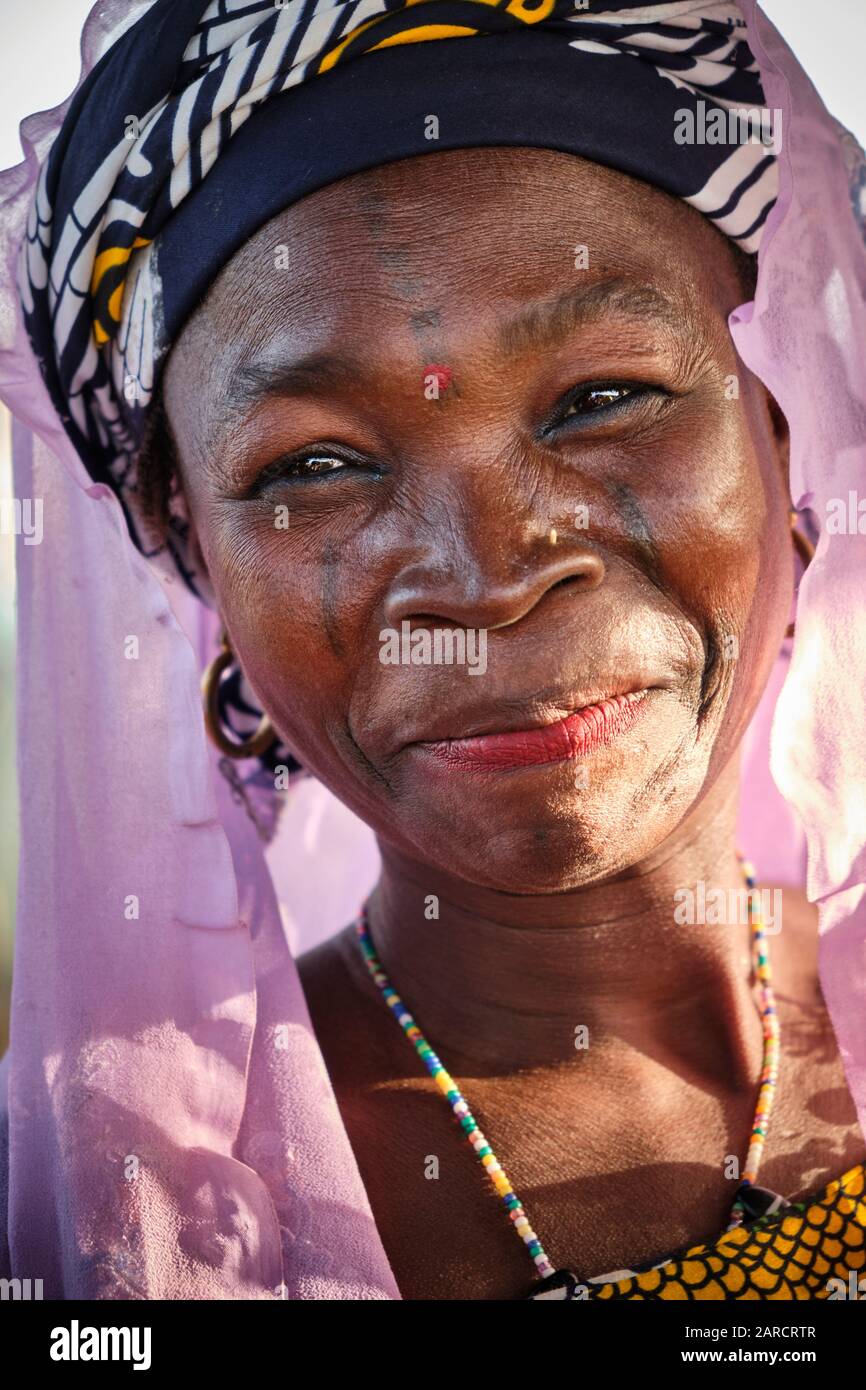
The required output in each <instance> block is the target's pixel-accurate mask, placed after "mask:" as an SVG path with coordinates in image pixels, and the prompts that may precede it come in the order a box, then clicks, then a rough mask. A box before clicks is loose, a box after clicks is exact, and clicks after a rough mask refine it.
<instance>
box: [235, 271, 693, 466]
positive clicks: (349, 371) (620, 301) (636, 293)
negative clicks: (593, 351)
mask: <svg viewBox="0 0 866 1390" xmlns="http://www.w3.org/2000/svg"><path fill="white" fill-rule="evenodd" d="M611 315H614V316H616V317H619V318H627V319H630V320H632V321H633V322H634V321H636V322H639V323H653V324H655V325H659V324H662V325H667V326H668V327H676V326H679V327H680V328H682V327H683V313H682V311H681V310H678V309H677V308H676V306H675V305H674V304H673V302H672V301H671V300H670V299H669V298H668V297H667V296H666V295H664V294H662V293H661V292H660V291H659V290H656V289H654V288H653V287H652V286H650V285H638V284H635V283H634V282H633V281H629V280H623V279H622V278H619V277H615V278H611V279H608V280H600V281H597V282H596V283H595V284H593V285H587V286H584V285H581V286H579V287H574V286H572V287H569V289H567V290H564V291H563V292H562V293H561V294H559V295H557V296H556V297H555V298H554V299H550V300H546V301H542V302H541V303H535V304H530V305H528V306H526V307H524V308H521V309H519V310H518V311H517V312H516V313H515V314H513V315H512V316H511V317H508V318H505V319H500V320H499V326H498V334H497V346H498V348H499V350H500V351H501V352H502V353H503V354H504V355H505V356H515V355H516V354H517V353H519V352H521V351H524V350H525V349H526V348H528V347H532V348H544V347H549V346H550V345H551V344H553V343H554V342H556V341H558V340H561V339H562V338H564V337H565V336H566V334H568V333H569V332H573V331H574V329H575V328H579V327H581V326H583V325H588V324H590V323H594V322H598V321H599V320H600V319H603V318H605V317H610V316H611ZM363 376H364V369H363V367H362V366H361V364H359V363H357V362H354V361H353V360H352V359H351V358H348V357H343V356H341V355H340V354H339V353H334V352H314V353H309V354H308V355H307V356H305V357H301V358H298V359H296V360H295V361H285V360H276V361H273V362H267V361H264V362H251V363H247V364H246V365H244V366H241V367H239V368H238V369H237V370H236V371H235V372H233V373H232V377H231V380H230V382H229V384H228V386H227V387H226V389H225V391H224V393H223V395H222V399H221V402H220V408H219V417H218V419H217V420H216V421H215V422H214V428H213V430H212V432H211V438H210V440H209V444H213V443H214V442H216V439H217V438H218V437H219V436H221V435H222V434H223V433H224V432H225V430H226V429H227V428H228V427H229V426H230V425H231V424H233V423H234V422H235V421H236V420H237V417H238V415H239V414H243V413H245V412H246V411H248V410H249V408H250V407H251V406H253V405H255V404H256V402H258V401H260V400H263V399H266V398H267V397H277V398H280V397H282V398H284V399H285V398H290V397H292V396H304V395H309V394H311V393H317V392H318V393H320V394H325V393H329V392H335V391H338V390H340V389H341V388H344V387H346V386H348V385H355V386H357V385H358V383H359V382H360V381H361V379H362V378H363Z"/></svg>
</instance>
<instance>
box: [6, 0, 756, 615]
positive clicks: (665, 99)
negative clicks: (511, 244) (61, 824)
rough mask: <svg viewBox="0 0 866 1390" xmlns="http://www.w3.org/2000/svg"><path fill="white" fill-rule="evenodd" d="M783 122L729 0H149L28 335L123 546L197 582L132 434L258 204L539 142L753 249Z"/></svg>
mask: <svg viewBox="0 0 866 1390" xmlns="http://www.w3.org/2000/svg"><path fill="white" fill-rule="evenodd" d="M452 40H462V41H461V42H454V41H452ZM361 58H362V59H363V61H361V62H359V61H357V60H358V59H361ZM431 116H432V117H435V123H434V125H433V126H431ZM779 135H780V132H778V131H774V130H773V128H772V118H771V116H770V113H767V112H766V110H765V108H764V99H763V94H762V91H761V85H760V80H759V74H758V72H757V69H756V65H755V62H754V60H753V58H752V55H751V53H750V51H749V49H748V46H747V44H746V42H745V25H744V22H743V19H742V16H741V14H740V11H739V9H738V7H737V5H735V4H732V3H729V0H715V2H714V0H675V2H674V3H667V4H642V3H635V2H634V0H606V2H605V0H498V3H496V2H495V0H494V3H489V0H415V3H412V2H411V0H338V2H337V3H328V0H288V3H285V4H282V3H278V2H275V0H211V3H209V4H204V3H203V0H155V3H154V4H152V5H151V6H150V8H149V9H148V10H147V11H146V12H145V13H144V14H143V15H142V16H141V18H140V19H139V20H138V21H137V22H136V23H135V24H133V25H132V26H131V27H130V28H128V29H127V30H126V32H125V33H124V34H123V35H122V36H121V37H120V38H119V40H118V41H117V42H116V43H115V44H114V45H113V46H112V47H111V48H110V49H109V51H108V52H107V53H106V54H105V55H104V56H103V58H102V60H101V61H100V62H99V63H98V64H97V66H96V67H95V68H94V69H93V71H92V72H91V73H90V75H89V76H88V78H87V80H86V81H85V82H84V83H83V84H82V86H81V88H80V89H79V91H78V93H77V94H76V96H75V98H74V100H73V102H72V104H71V107H70V110H69V112H68V115H67V117H66V120H65V122H64V125H63V128H62V130H61V132H60V135H59V137H58V138H57V140H56V142H55V145H54V147H53V149H52V152H51V156H50V158H49V160H48V161H47V163H46V166H45V169H44V171H43V175H42V178H41V180H40V183H39V187H38V196H37V197H36V199H35V201H34V204H33V206H32V210H31V216H30V222H29V227H28V233H27V237H26V241H25V244H24V246H23V248H22V255H21V263H20V289H21V295H22V298H23V303H24V309H25V316H26V322H27V327H28V332H29V334H30V338H31V342H32V344H33V347H34V349H35V351H36V354H37V356H38V358H39V360H40V363H41V367H42V371H43V375H44V378H45V381H46V383H47V385H48V388H49V390H50V392H51V395H52V398H53V400H54V403H55V405H56V407H57V409H58V411H59V413H60V417H61V419H62V420H63V423H64V426H65V428H66V429H67V431H68V433H69V435H70V437H71V439H72V441H73V443H74V444H75V447H76V449H77V451H78V453H79V454H80V456H81V457H82V459H83V460H84V462H85V464H86V466H87V468H88V470H89V472H90V473H91V475H92V476H93V477H94V479H98V480H100V481H104V482H107V483H109V484H110V485H111V486H112V487H113V488H114V489H115V490H116V492H117V493H118V495H119V497H120V499H121V501H122V503H123V506H124V509H125V512H126V515H127V520H128V522H129V525H130V528H131V532H132V535H133V538H134V539H135V540H136V543H137V544H139V546H140V547H141V548H142V549H143V550H144V551H145V553H147V554H156V553H157V552H166V551H167V554H164V555H163V559H168V558H170V560H171V561H173V563H174V565H175V566H176V568H177V569H178V570H179V571H180V572H181V574H182V575H183V577H184V578H185V580H186V581H187V583H188V584H189V585H190V587H191V588H192V589H193V591H194V592H197V593H198V594H199V595H200V596H201V597H204V598H206V599H207V598H208V595H207V593H206V592H205V591H204V589H203V587H202V584H201V576H198V575H196V573H195V570H194V567H193V564H192V560H191V557H190V554H189V553H188V550H187V546H186V532H187V522H186V519H185V517H184V515H183V503H182V499H181V498H175V500H174V503H173V506H174V508H175V511H174V512H173V515H172V521H171V529H170V534H169V537H168V540H167V542H165V541H160V542H159V544H157V543H156V541H155V540H154V539H153V538H150V537H148V536H147V534H146V532H145V529H144V527H143V524H142V518H141V514H140V509H139V508H138V507H137V491H138V489H137V480H136V467H135V464H136V454H137V452H138V450H139V447H140V443H141V439H142V431H143V428H144V424H145V420H146V418H147V412H148V409H149V407H150V405H151V402H152V400H153V396H154V392H155V389H156V386H157V382H158V377H159V369H160V365H161V363H162V362H163V361H164V358H165V355H166V352H167V350H168V348H169V346H170V344H171V342H172V341H173V340H174V338H175V337H176V335H177V333H178V332H179V330H180V328H181V327H182V326H183V323H184V321H185V320H186V318H187V317H188V316H189V314H190V313H191V311H192V310H193V309H194V307H195V305H196V304H197V303H198V302H199V301H200V299H201V297H202V295H203V294H204V293H205V292H206V290H207V288H208V286H209V284H210V283H211V282H212V280H213V278H214V277H215V276H216V274H218V272H219V270H220V268H221V267H222V266H223V265H224V264H225V263H226V261H227V260H228V259H229V258H230V257H231V256H232V254H233V253H234V251H235V250H236V249H237V248H238V247H239V246H240V245H242V244H243V242H244V241H245V240H247V239H248V238H249V237H250V236H251V235H252V234H253V233H254V232H255V231H256V230H258V229H259V228H260V227H261V226H262V225H263V224H264V223H265V222H266V221H267V220H268V219H269V218H270V217H272V216H274V215H275V214H276V213H277V212H279V211H280V210H281V209H282V208H284V207H286V206H288V205H289V204H290V203H291V202H293V201H294V200H296V199H297V198H300V197H303V196H305V195H306V194H308V193H310V192H312V191H314V190H315V189H316V188H319V187H322V186H324V185H325V184H327V183H329V182H332V181H333V180H334V179H338V178H342V177H345V176H346V175H348V174H350V173H353V172H356V171H358V170H361V169H364V168H369V167H372V166H374V165H376V164H380V163H385V162H388V161H391V160H394V159H401V158H407V157H411V156H413V155H419V154H425V153H433V152H436V151H438V150H445V149H455V148H465V147H469V146H486V145H530V146H540V147H547V148H554V149H559V150H564V151H569V152H573V153H575V154H579V155H582V156H584V157H586V158H589V159H593V160H596V161H599V162H601V163H603V164H606V165H609V166H610V167H612V168H616V169H619V170H622V171H623V172H625V173H627V174H631V175H633V176H634V177H638V178H641V179H644V180H646V181H648V182H650V183H652V184H655V185H656V186H658V187H660V188H662V189H664V190H666V191H667V192H669V193H671V194H673V195H675V196H677V197H681V198H683V199H684V200H685V201H686V202H687V203H689V204H691V205H692V206H693V207H695V208H697V209H698V210H699V211H700V212H702V213H703V214H705V215H706V216H707V217H708V218H710V219H711V220H712V222H713V223H714V224H715V225H716V226H717V227H718V228H719V230H720V231H721V232H722V233H724V234H725V235H726V236H728V237H730V238H731V239H732V240H733V241H735V242H736V243H737V244H738V245H739V246H741V247H742V248H743V249H744V250H745V251H747V252H754V251H755V250H756V249H757V248H758V246H759V244H760V238H761V231H762V228H763V227H764V224H765V222H766V218H767V214H768V212H769V210H770V208H771V207H772V205H773V202H774V200H775V197H776V193H777V159H776V152H777V141H778V138H779Z"/></svg>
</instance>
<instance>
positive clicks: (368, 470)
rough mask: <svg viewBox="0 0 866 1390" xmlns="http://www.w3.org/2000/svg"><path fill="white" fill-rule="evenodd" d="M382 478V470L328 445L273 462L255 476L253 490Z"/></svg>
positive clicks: (289, 455) (254, 491) (255, 493)
mask: <svg viewBox="0 0 866 1390" xmlns="http://www.w3.org/2000/svg"><path fill="white" fill-rule="evenodd" d="M371 476H373V477H376V478H378V477H381V469H379V468H377V467H376V465H375V464H372V463H370V462H369V460H367V459H364V458H361V457H355V456H354V455H352V454H351V453H348V452H346V451H345V449H344V450H339V451H338V450H337V449H335V448H332V446H330V445H328V444H323V445H317V446H316V447H315V448H310V449H305V450H302V452H301V453H298V454H287V455H286V456H285V457H284V458H278V459H274V461H273V463H269V464H267V466H266V467H265V468H263V469H262V470H261V472H260V473H259V474H258V476H257V478H256V481H255V484H254V486H253V495H257V494H258V493H260V492H262V491H263V490H264V489H265V488H267V487H268V486H269V485H270V484H278V483H296V482H298V483H304V482H317V481H319V480H333V481H335V482H336V481H337V480H338V479H349V480H353V479H355V478H363V477H367V478H369V477H371Z"/></svg>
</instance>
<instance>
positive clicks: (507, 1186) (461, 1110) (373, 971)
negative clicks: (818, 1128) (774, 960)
mask: <svg viewBox="0 0 866 1390" xmlns="http://www.w3.org/2000/svg"><path fill="white" fill-rule="evenodd" d="M737 858H738V860H739V861H740V868H741V870H742V873H743V877H744V879H745V881H746V887H747V889H748V914H749V922H750V924H751V928H752V972H753V983H756V984H757V986H758V996H759V1000H760V1003H759V1009H760V1014H761V1023H762V1027H763V1033H764V1060H763V1066H762V1068H761V1081H760V1089H759V1092H758V1104H757V1107H756V1109H755V1118H754V1121H753V1123H752V1131H751V1139H750V1143H749V1151H748V1153H747V1155H746V1164H745V1168H744V1169H743V1174H742V1177H741V1179H740V1184H739V1187H738V1188H737V1192H736V1195H735V1197H734V1202H733V1206H732V1207H731V1213H730V1217H729V1220H728V1224H727V1226H726V1228H725V1229H726V1231H732V1230H734V1228H735V1227H737V1226H740V1225H742V1223H743V1221H744V1220H745V1219H746V1218H747V1217H752V1216H758V1215H759V1214H760V1212H761V1209H762V1207H764V1208H766V1207H768V1206H769V1205H772V1203H768V1202H763V1203H760V1202H759V1203H757V1204H755V1203H753V1201H752V1200H751V1197H752V1195H753V1192H754V1195H755V1196H757V1194H759V1193H761V1194H763V1189H761V1188H756V1187H755V1180H756V1178H757V1175H758V1168H759V1166H760V1162H761V1154H762V1152H763V1148H764V1143H765V1140H766V1137H767V1124H768V1121H769V1118H770V1111H771V1110H772V1107H773V1097H774V1094H775V1089H776V1082H777V1079H778V1074H779V1019H778V1015H777V1013H776V1004H775V1000H774V998H773V990H772V986H771V983H770V981H771V975H770V957H769V949H768V944H767V938H766V935H765V932H764V927H763V924H762V922H761V920H760V916H759V913H758V911H757V909H756V904H755V893H756V880H755V871H754V868H753V866H752V865H751V864H750V863H749V862H748V861H747V860H746V859H744V858H743V856H742V855H741V854H740V853H739V852H738V853H737ZM355 929H356V931H357V934H358V941H359V944H360V947H361V953H362V955H363V957H364V960H365V961H366V963H367V968H368V970H369V972H370V975H371V976H372V978H373V980H374V981H375V983H376V984H377V985H378V986H379V988H380V990H381V991H382V995H383V997H384V999H385V1003H386V1004H387V1005H388V1008H389V1009H390V1010H391V1012H392V1013H393V1015H394V1017H395V1018H396V1020H397V1022H398V1023H399V1024H400V1027H401V1028H402V1029H403V1032H404V1033H405V1034H406V1036H407V1038H408V1039H409V1041H410V1042H411V1043H412V1044H413V1046H414V1047H415V1050H416V1052H417V1053H418V1056H419V1057H420V1058H421V1060H422V1061H423V1063H424V1065H425V1066H426V1068H427V1070H428V1071H429V1073H430V1075H431V1076H432V1078H433V1080H434V1081H435V1082H436V1085H437V1086H438V1087H439V1089H440V1091H441V1092H442V1094H443V1096H444V1097H445V1099H446V1100H447V1101H448V1104H449V1105H450V1106H451V1109H452V1111H453V1113H454V1117H455V1119H456V1120H457V1122H458V1124H459V1125H460V1128H461V1129H462V1130H463V1131H464V1133H465V1135H466V1138H467V1139H468V1140H469V1143H470V1144H471V1145H472V1147H473V1149H474V1150H475V1154H476V1157H477V1158H478V1159H479V1160H480V1161H481V1163H482V1164H483V1165H484V1167H485V1169H486V1170H487V1176H488V1177H489V1179H490V1181H491V1183H492V1184H493V1187H494V1190H495V1191H496V1193H497V1195H498V1196H499V1198H500V1199H501V1201H502V1204H503V1206H504V1207H505V1210H506V1211H507V1213H508V1215H509V1217H510V1219H511V1220H512V1222H513V1223H514V1229H515V1231H516V1232H517V1234H518V1236H519V1237H520V1239H521V1240H522V1241H523V1243H524V1245H525V1246H526V1249H527V1251H528V1253H529V1255H530V1257H531V1258H532V1261H533V1263H534V1265H535V1267H536V1270H537V1272H538V1276H539V1279H540V1280H541V1281H544V1280H548V1279H557V1278H559V1277H560V1276H562V1275H563V1274H565V1275H568V1277H570V1278H571V1277H573V1276H571V1275H570V1273H569V1271H557V1270H555V1269H554V1267H553V1265H552V1264H551V1262H550V1260H549V1259H548V1257H547V1254H546V1253H545V1250H544V1248H543V1246H542V1244H541V1241H540V1240H539V1239H538V1236H537V1235H536V1234H535V1231H534V1230H533V1228H532V1225H531V1223H530V1220H529V1217H528V1216H527V1215H526V1210H525V1208H524V1206H523V1203H522V1202H521V1200H520V1198H519V1197H518V1196H517V1194H516V1193H515V1191H514V1189H513V1187H512V1186H511V1183H510V1182H509V1180H508V1178H507V1176H506V1174H505V1170H504V1169H503V1167H502V1164H501V1163H500V1162H499V1160H498V1159H497V1157H496V1154H495V1153H494V1152H493V1149H492V1147H491V1146H490V1144H489V1143H488V1142H487V1139H486V1137H485V1135H484V1134H482V1132H481V1130H480V1128H479V1126H478V1122H477V1120H476V1119H475V1117H474V1115H473V1114H472V1112H471V1110H470V1109H469V1105H468V1103H467V1101H466V1098H465V1097H464V1095H463V1094H462V1092H461V1091H460V1088H459V1087H458V1085H457V1083H456V1082H455V1080H454V1078H453V1077H452V1076H451V1075H449V1073H448V1072H447V1071H446V1070H445V1067H444V1066H443V1065H442V1063H441V1061H440V1060H439V1058H438V1057H437V1055H436V1053H435V1052H434V1051H433V1048H432V1047H431V1046H430V1044H429V1043H428V1041H427V1039H426V1038H425V1037H424V1034H423V1033H422V1032H421V1029H420V1028H419V1027H418V1025H417V1023H416V1022H415V1020H414V1018H413V1017H412V1015H411V1014H410V1012H409V1010H408V1009H407V1008H406V1005H405V1004H404V1003H403V1000H402V999H401V998H400V996H399V994H398V993H397V991H396V990H395V988H394V986H393V985H392V984H391V981H390V980H389V978H388V976H387V975H386V973H385V971H384V969H383V968H382V962H381V961H380V960H379V957H378V956H377V955H376V951H375V948H374V946H373V941H372V938H371V936H370V928H369V922H368V919H367V910H366V908H364V909H362V911H361V914H360V916H359V917H358V919H357V922H356V923H355ZM765 1195H766V1197H767V1198H770V1199H772V1198H777V1201H782V1199H781V1198H778V1197H777V1194H775V1193H770V1192H767V1193H766V1194H765Z"/></svg>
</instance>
